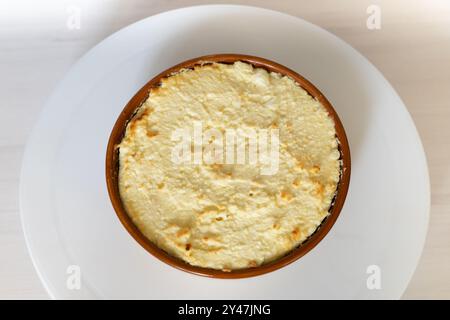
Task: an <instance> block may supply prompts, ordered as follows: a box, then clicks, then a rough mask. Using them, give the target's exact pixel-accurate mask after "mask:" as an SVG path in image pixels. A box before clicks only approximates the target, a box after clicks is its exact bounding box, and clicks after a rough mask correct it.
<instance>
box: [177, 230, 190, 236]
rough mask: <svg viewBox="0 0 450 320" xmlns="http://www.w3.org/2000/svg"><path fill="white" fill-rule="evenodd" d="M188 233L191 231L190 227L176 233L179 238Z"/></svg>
mask: <svg viewBox="0 0 450 320" xmlns="http://www.w3.org/2000/svg"><path fill="white" fill-rule="evenodd" d="M188 233H189V229H188V228H183V229H180V230H178V232H177V234H176V235H177V237H178V238H180V237H182V236H184V235H185V234H188Z"/></svg>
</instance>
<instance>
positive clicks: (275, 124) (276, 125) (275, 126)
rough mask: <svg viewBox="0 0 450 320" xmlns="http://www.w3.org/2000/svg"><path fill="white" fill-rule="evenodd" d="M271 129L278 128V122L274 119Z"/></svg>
mask: <svg viewBox="0 0 450 320" xmlns="http://www.w3.org/2000/svg"><path fill="white" fill-rule="evenodd" d="M270 128H271V129H277V128H278V122H276V121H274V122H272V123H271V124H270Z"/></svg>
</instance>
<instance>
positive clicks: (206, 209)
mask: <svg viewBox="0 0 450 320" xmlns="http://www.w3.org/2000/svg"><path fill="white" fill-rule="evenodd" d="M219 209H220V208H219V207H218V206H215V205H210V206H206V207H204V208H203V209H202V210H200V211H199V212H198V213H199V214H200V215H202V214H205V213H217V212H219Z"/></svg>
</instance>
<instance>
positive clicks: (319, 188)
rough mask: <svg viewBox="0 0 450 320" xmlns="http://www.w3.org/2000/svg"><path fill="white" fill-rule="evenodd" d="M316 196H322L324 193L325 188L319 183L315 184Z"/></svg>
mask: <svg viewBox="0 0 450 320" xmlns="http://www.w3.org/2000/svg"><path fill="white" fill-rule="evenodd" d="M315 185H316V194H318V195H322V194H323V192H324V191H325V187H324V186H323V184H321V183H320V182H316V183H315Z"/></svg>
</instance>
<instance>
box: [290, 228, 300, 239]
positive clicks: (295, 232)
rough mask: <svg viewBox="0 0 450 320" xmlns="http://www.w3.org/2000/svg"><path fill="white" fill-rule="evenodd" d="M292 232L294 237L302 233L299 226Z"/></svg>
mask: <svg viewBox="0 0 450 320" xmlns="http://www.w3.org/2000/svg"><path fill="white" fill-rule="evenodd" d="M291 233H292V236H293V237H294V239H296V238H298V236H299V235H300V230H298V228H295V229H294V230H292V232H291Z"/></svg>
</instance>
